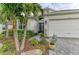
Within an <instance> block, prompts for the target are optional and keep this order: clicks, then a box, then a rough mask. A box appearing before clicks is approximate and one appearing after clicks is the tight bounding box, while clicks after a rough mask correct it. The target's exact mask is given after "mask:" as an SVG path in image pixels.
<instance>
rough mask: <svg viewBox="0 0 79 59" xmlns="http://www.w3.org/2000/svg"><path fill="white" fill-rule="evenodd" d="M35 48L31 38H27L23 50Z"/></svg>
mask: <svg viewBox="0 0 79 59" xmlns="http://www.w3.org/2000/svg"><path fill="white" fill-rule="evenodd" d="M33 49H35V47H34V46H32V44H31V42H30V41H29V40H26V41H25V45H24V49H23V52H26V51H29V50H33Z"/></svg>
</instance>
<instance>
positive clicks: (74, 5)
mask: <svg viewBox="0 0 79 59" xmlns="http://www.w3.org/2000/svg"><path fill="white" fill-rule="evenodd" d="M40 5H41V6H42V8H46V7H49V8H51V9H54V10H69V9H79V4H78V3H40Z"/></svg>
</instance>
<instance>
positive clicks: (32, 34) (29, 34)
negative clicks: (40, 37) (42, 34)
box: [27, 30, 35, 38]
mask: <svg viewBox="0 0 79 59" xmlns="http://www.w3.org/2000/svg"><path fill="white" fill-rule="evenodd" d="M34 35H35V33H34V32H33V31H31V30H28V31H27V37H28V38H30V37H33V36H34Z"/></svg>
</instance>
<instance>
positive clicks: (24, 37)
mask: <svg viewBox="0 0 79 59" xmlns="http://www.w3.org/2000/svg"><path fill="white" fill-rule="evenodd" d="M27 22H28V19H27V18H26V19H25V30H24V36H23V40H22V44H21V48H20V49H21V51H22V50H23V49H24V43H25V39H26V33H27Z"/></svg>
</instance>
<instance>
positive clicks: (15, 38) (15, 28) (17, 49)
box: [13, 17, 20, 52]
mask: <svg viewBox="0 0 79 59" xmlns="http://www.w3.org/2000/svg"><path fill="white" fill-rule="evenodd" d="M16 23H17V21H16V17H14V20H13V32H14V40H15V45H16V51H17V52H19V51H20V49H19V47H20V44H19V40H18V33H17V24H16Z"/></svg>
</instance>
